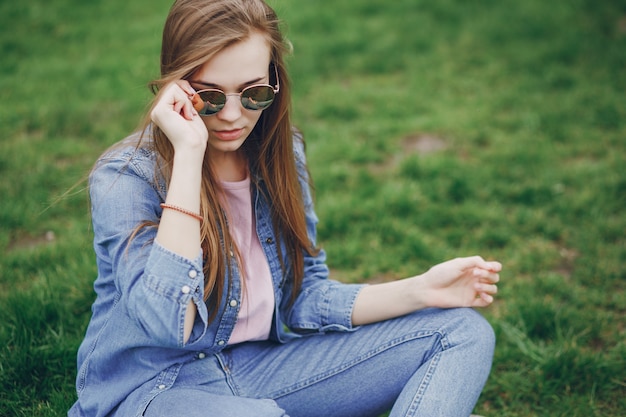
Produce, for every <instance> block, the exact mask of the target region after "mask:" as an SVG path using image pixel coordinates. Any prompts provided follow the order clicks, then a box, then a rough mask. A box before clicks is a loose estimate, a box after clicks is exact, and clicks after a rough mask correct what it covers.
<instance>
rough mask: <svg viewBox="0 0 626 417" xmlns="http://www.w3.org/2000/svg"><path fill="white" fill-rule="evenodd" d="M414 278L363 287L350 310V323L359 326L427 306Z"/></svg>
mask: <svg viewBox="0 0 626 417" xmlns="http://www.w3.org/2000/svg"><path fill="white" fill-rule="evenodd" d="M418 286H419V282H417V281H416V279H415V278H407V279H403V280H399V281H392V282H386V283H383V284H375V285H369V286H367V287H364V288H363V289H362V290H361V292H360V293H359V295H358V297H357V299H356V302H355V304H354V308H353V310H352V324H353V325H354V326H360V325H364V324H369V323H375V322H378V321H383V320H388V319H392V318H395V317H400V316H403V315H405V314H409V313H412V312H414V311H416V310H420V309H423V308H426V307H428V305H427V303H426V300H425V299H423V298H422V297H420V295H421V294H422V291H420V289H419V288H416V287H418Z"/></svg>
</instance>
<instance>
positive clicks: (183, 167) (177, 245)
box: [156, 155, 201, 258]
mask: <svg viewBox="0 0 626 417" xmlns="http://www.w3.org/2000/svg"><path fill="white" fill-rule="evenodd" d="M200 184H201V170H200V167H199V166H197V164H194V163H190V162H189V161H188V159H186V158H184V157H183V156H182V155H181V156H180V157H179V156H178V155H176V156H175V157H174V164H173V167H172V177H171V179H170V183H169V187H168V190H167V198H166V200H165V203H166V204H169V205H172V206H177V207H181V208H183V209H186V210H189V211H191V212H194V213H199V212H200ZM156 239H157V241H158V242H159V243H160V244H161V245H162V246H163V247H165V248H166V249H168V250H170V251H172V252H174V253H177V254H179V255H181V256H183V257H186V258H194V257H196V256H197V255H198V252H199V250H200V221H198V220H197V219H195V218H194V217H192V216H189V215H187V214H185V213H181V212H179V211H176V210H172V209H164V210H163V214H162V216H161V222H160V223H159V229H158V232H157V236H156Z"/></svg>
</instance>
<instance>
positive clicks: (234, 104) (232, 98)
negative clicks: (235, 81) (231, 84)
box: [216, 94, 241, 122]
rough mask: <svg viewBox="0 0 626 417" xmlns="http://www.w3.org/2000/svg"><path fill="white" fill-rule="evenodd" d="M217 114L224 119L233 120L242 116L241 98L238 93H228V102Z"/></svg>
mask: <svg viewBox="0 0 626 417" xmlns="http://www.w3.org/2000/svg"><path fill="white" fill-rule="evenodd" d="M216 116H217V117H218V118H219V119H221V120H224V121H228V122H232V121H235V120H237V119H238V118H240V117H241V99H240V98H239V95H238V94H227V95H226V104H224V107H223V108H222V110H220V111H219V112H217V114H216Z"/></svg>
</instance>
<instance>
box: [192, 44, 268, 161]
mask: <svg viewBox="0 0 626 417" xmlns="http://www.w3.org/2000/svg"><path fill="white" fill-rule="evenodd" d="M269 66H270V47H269V45H268V42H267V40H266V39H265V38H264V37H263V36H262V35H261V34H258V33H254V34H252V35H251V36H250V37H249V38H248V39H246V40H244V41H241V42H239V43H236V44H234V45H232V46H229V47H228V48H226V49H224V50H223V51H221V52H219V53H218V54H217V55H215V56H214V57H213V58H212V59H211V60H210V61H208V62H206V63H205V64H204V65H203V66H202V67H200V69H199V70H198V71H196V73H194V74H193V76H192V77H190V83H191V85H192V87H193V88H194V89H195V90H196V91H199V90H203V89H207V88H217V89H220V90H222V91H223V92H224V93H226V94H227V99H226V104H225V105H224V108H223V109H222V110H220V111H219V112H217V113H215V114H214V115H212V116H203V117H202V119H203V121H204V124H205V125H206V127H207V130H208V132H209V141H208V149H207V152H208V155H209V158H210V159H212V160H214V161H216V160H219V159H220V158H224V157H226V158H228V157H233V156H237V151H238V150H239V149H240V148H241V145H243V143H244V142H245V141H246V139H247V138H248V136H249V135H250V133H251V132H252V129H253V128H254V126H255V125H256V123H257V121H258V120H259V118H260V117H261V113H262V111H259V110H247V109H245V108H244V107H243V106H242V105H241V100H240V98H239V96H238V95H230V94H237V93H240V92H241V90H243V89H244V88H246V87H249V86H251V85H255V84H269V82H270V80H269Z"/></svg>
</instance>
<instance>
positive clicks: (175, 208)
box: [161, 203, 202, 223]
mask: <svg viewBox="0 0 626 417" xmlns="http://www.w3.org/2000/svg"><path fill="white" fill-rule="evenodd" d="M161 208H163V209H170V210H174V211H177V212H179V213H183V214H186V215H187V216H191V217H193V218H194V219H196V220H198V221H199V222H200V223H202V216H201V215H199V214H198V213H194V212H193V211H189V210H187V209H184V208H182V207H178V206H173V205H171V204H165V203H161Z"/></svg>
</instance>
